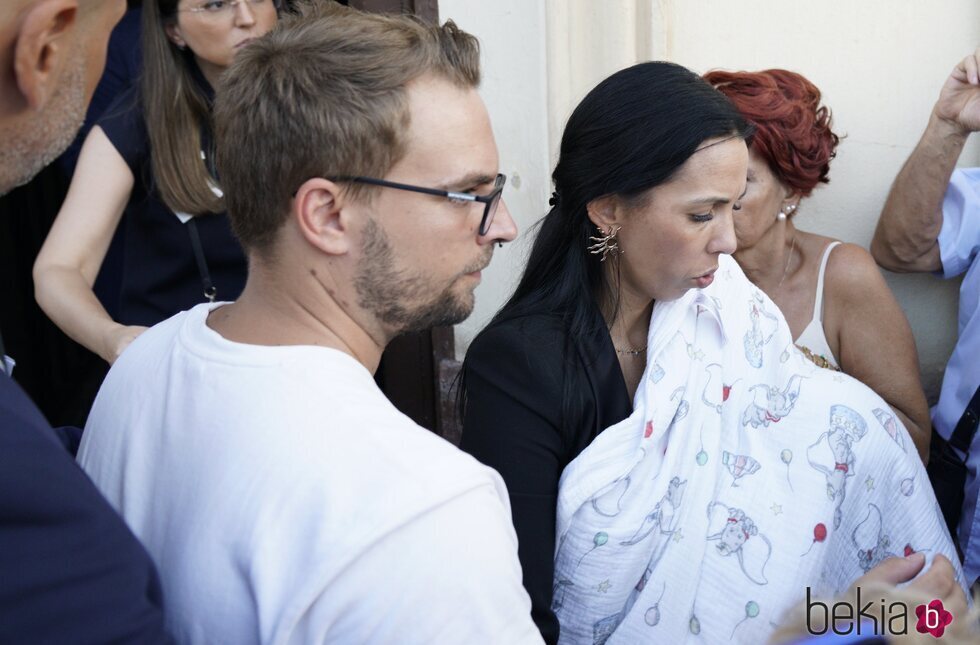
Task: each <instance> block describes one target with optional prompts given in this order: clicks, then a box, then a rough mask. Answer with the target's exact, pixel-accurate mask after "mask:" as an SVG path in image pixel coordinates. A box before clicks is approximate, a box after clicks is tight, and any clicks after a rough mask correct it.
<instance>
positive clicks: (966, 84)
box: [934, 48, 980, 134]
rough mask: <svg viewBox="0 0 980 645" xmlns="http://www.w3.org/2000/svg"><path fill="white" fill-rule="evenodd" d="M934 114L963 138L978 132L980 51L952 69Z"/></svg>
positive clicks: (979, 119) (979, 116)
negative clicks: (958, 131)
mask: <svg viewBox="0 0 980 645" xmlns="http://www.w3.org/2000/svg"><path fill="white" fill-rule="evenodd" d="M934 112H935V114H936V116H937V117H939V118H940V119H943V120H944V121H946V122H947V123H950V124H951V125H953V126H955V127H956V128H957V129H958V130H960V131H961V132H963V133H964V134H968V133H970V132H976V131H978V130H980V48H977V50H976V51H975V52H973V53H972V54H970V55H969V56H967V57H966V58H964V59H963V60H961V61H960V63H959V64H958V65H957V66H956V67H955V68H954V69H953V73H952V74H950V75H949V78H948V79H946V83H945V84H944V85H943V89H942V91H941V92H940V93H939V101H937V102H936V107H935V109H934Z"/></svg>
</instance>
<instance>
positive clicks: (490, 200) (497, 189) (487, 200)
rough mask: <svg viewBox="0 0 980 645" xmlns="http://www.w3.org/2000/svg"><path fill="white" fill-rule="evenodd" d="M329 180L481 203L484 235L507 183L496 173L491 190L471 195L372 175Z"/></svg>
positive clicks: (481, 229) (454, 202)
mask: <svg viewBox="0 0 980 645" xmlns="http://www.w3.org/2000/svg"><path fill="white" fill-rule="evenodd" d="M327 179H329V180H330V181H352V182H357V183H359V184H370V185H372V186H381V187H383V188H395V189H397V190H408V191H411V192H413V193H423V194H426V195H435V196H437V197H445V198H446V199H448V200H449V201H450V203H453V204H457V205H466V204H471V203H473V202H480V203H481V204H483V219H481V220H480V235H486V234H487V231H489V230H490V224H491V223H492V222H493V215H494V213H496V212H497V205H498V204H500V196H501V195H502V194H503V192H504V184H505V183H507V176H506V175H497V176H496V178H495V179H494V180H493V190H491V191H490V192H489V193H488V194H486V195H473V194H470V193H457V192H454V191H452V190H440V189H438V188H426V187H425V186H413V185H412V184H400V183H398V182H395V181H387V180H385V179H375V178H374V177H327Z"/></svg>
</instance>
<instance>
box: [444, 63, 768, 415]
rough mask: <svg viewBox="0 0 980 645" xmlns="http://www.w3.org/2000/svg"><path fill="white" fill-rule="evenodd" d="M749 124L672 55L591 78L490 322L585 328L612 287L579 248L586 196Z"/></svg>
mask: <svg viewBox="0 0 980 645" xmlns="http://www.w3.org/2000/svg"><path fill="white" fill-rule="evenodd" d="M749 134H750V127H749V126H748V124H747V123H746V121H745V120H744V119H743V118H742V117H741V115H740V114H739V113H738V111H737V110H736V109H735V108H734V106H733V105H732V104H731V103H730V102H729V101H728V99H727V98H725V97H724V96H723V95H722V94H721V93H720V92H718V91H717V90H715V89H714V88H713V87H711V85H710V84H708V83H707V82H706V81H704V80H703V79H702V78H701V77H699V76H698V75H697V74H695V73H694V72H691V71H690V70H688V69H685V68H684V67H681V66H680V65H676V64H674V63H666V62H647V63H640V64H638V65H634V66H632V67H629V68H626V69H624V70H621V71H619V72H616V73H615V74H613V75H612V76H610V77H608V78H607V79H605V80H604V81H602V82H601V83H599V84H598V85H597V86H596V87H595V88H594V89H593V90H592V91H591V92H589V93H588V95H586V97H585V98H584V99H582V102H581V103H579V105H578V107H576V108H575V111H574V112H572V115H571V117H570V118H569V119H568V123H567V124H566V125H565V132H564V134H563V135H562V140H561V150H560V154H559V159H558V165H557V166H556V167H555V171H554V173H552V176H551V177H552V180H553V181H554V184H555V194H554V195H553V198H552V202H553V205H552V208H551V210H550V211H549V212H548V214H547V215H545V217H544V219H543V220H542V221H541V222H540V223H539V224H538V225H537V228H538V233H537V237H536V239H535V241H534V245H533V247H532V249H531V254H530V257H529V259H528V263H527V268H526V269H525V270H524V274H523V276H522V277H521V281H520V283H519V284H518V286H517V289H516V290H515V292H514V295H513V296H511V298H510V300H509V301H508V302H507V304H505V305H504V306H503V308H502V309H501V310H500V311H499V312H498V313H497V315H496V316H495V317H494V319H493V320H492V321H491V322H490V325H489V326H493V325H494V324H496V323H499V322H501V321H504V320H508V319H511V318H515V317H518V316H521V315H523V314H524V313H528V312H542V311H550V312H556V314H559V315H561V316H562V318H563V321H564V326H565V329H566V330H567V333H568V336H567V338H568V339H574V338H579V337H581V336H583V335H585V334H588V333H594V332H595V331H596V330H595V329H594V325H593V324H592V323H593V321H595V315H594V309H593V308H594V307H596V306H597V304H596V299H597V298H603V297H606V296H609V295H612V294H611V291H612V290H611V288H610V285H607V284H605V281H606V277H605V272H604V271H603V268H604V267H603V265H601V264H600V258H599V256H597V255H593V254H591V253H589V252H588V250H587V248H586V247H588V246H589V244H590V242H589V237H590V236H594V235H596V234H597V233H598V230H597V228H596V226H595V225H594V224H593V223H592V221H591V220H590V219H589V217H588V213H587V210H586V207H587V204H588V203H589V202H591V201H592V200H594V199H596V198H599V197H603V196H605V195H616V196H618V197H620V198H623V199H625V200H627V201H628V202H629V201H631V200H636V199H637V198H640V197H642V196H644V194H645V192H646V191H647V190H649V189H650V188H653V187H654V186H658V185H660V184H662V183H664V182H665V181H667V180H668V179H670V177H671V176H672V175H673V174H674V173H675V172H676V171H677V169H678V168H680V167H681V165H683V164H684V162H685V161H687V159H688V158H689V157H690V156H691V155H692V154H694V151H695V150H697V148H698V146H700V145H701V144H702V143H703V142H704V141H706V140H708V139H712V138H716V137H724V136H737V137H741V138H743V139H744V138H746V137H748V135H749ZM464 373H465V369H464ZM461 390H462V388H461ZM460 395H461V396H464V394H463V393H462V392H460ZM462 404H463V401H462V399H461V400H460V407H462Z"/></svg>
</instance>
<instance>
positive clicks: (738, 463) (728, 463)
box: [721, 450, 760, 486]
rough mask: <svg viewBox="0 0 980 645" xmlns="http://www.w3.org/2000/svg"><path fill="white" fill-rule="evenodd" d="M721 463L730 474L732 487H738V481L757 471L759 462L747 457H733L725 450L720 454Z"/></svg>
mask: <svg viewBox="0 0 980 645" xmlns="http://www.w3.org/2000/svg"><path fill="white" fill-rule="evenodd" d="M721 463H723V464H724V465H725V467H726V468H728V472H729V473H731V475H732V477H733V479H732V486H738V480H739V479H741V478H742V477H745V476H746V475H751V474H753V473H754V472H756V471H757V470H759V468H760V466H759V462H758V461H756V460H755V459H753V458H752V457H750V456H748V455H733V454H732V453H730V452H728V451H727V450H725V451H723V452H722V453H721Z"/></svg>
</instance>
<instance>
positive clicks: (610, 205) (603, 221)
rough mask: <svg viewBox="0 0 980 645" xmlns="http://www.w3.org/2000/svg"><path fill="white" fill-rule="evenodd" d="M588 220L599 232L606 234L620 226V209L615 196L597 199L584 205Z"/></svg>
mask: <svg viewBox="0 0 980 645" xmlns="http://www.w3.org/2000/svg"><path fill="white" fill-rule="evenodd" d="M585 209H586V211H587V212H588V215H589V219H590V220H592V223H593V224H595V225H596V227H598V228H599V229H600V230H601V231H603V232H606V231H608V230H609V229H610V227H613V226H622V222H621V221H620V220H622V208H620V203H619V199H617V198H616V196H615V195H604V196H603V197H597V198H596V199H593V200H592V201H591V202H589V203H588V204H586V205H585Z"/></svg>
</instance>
